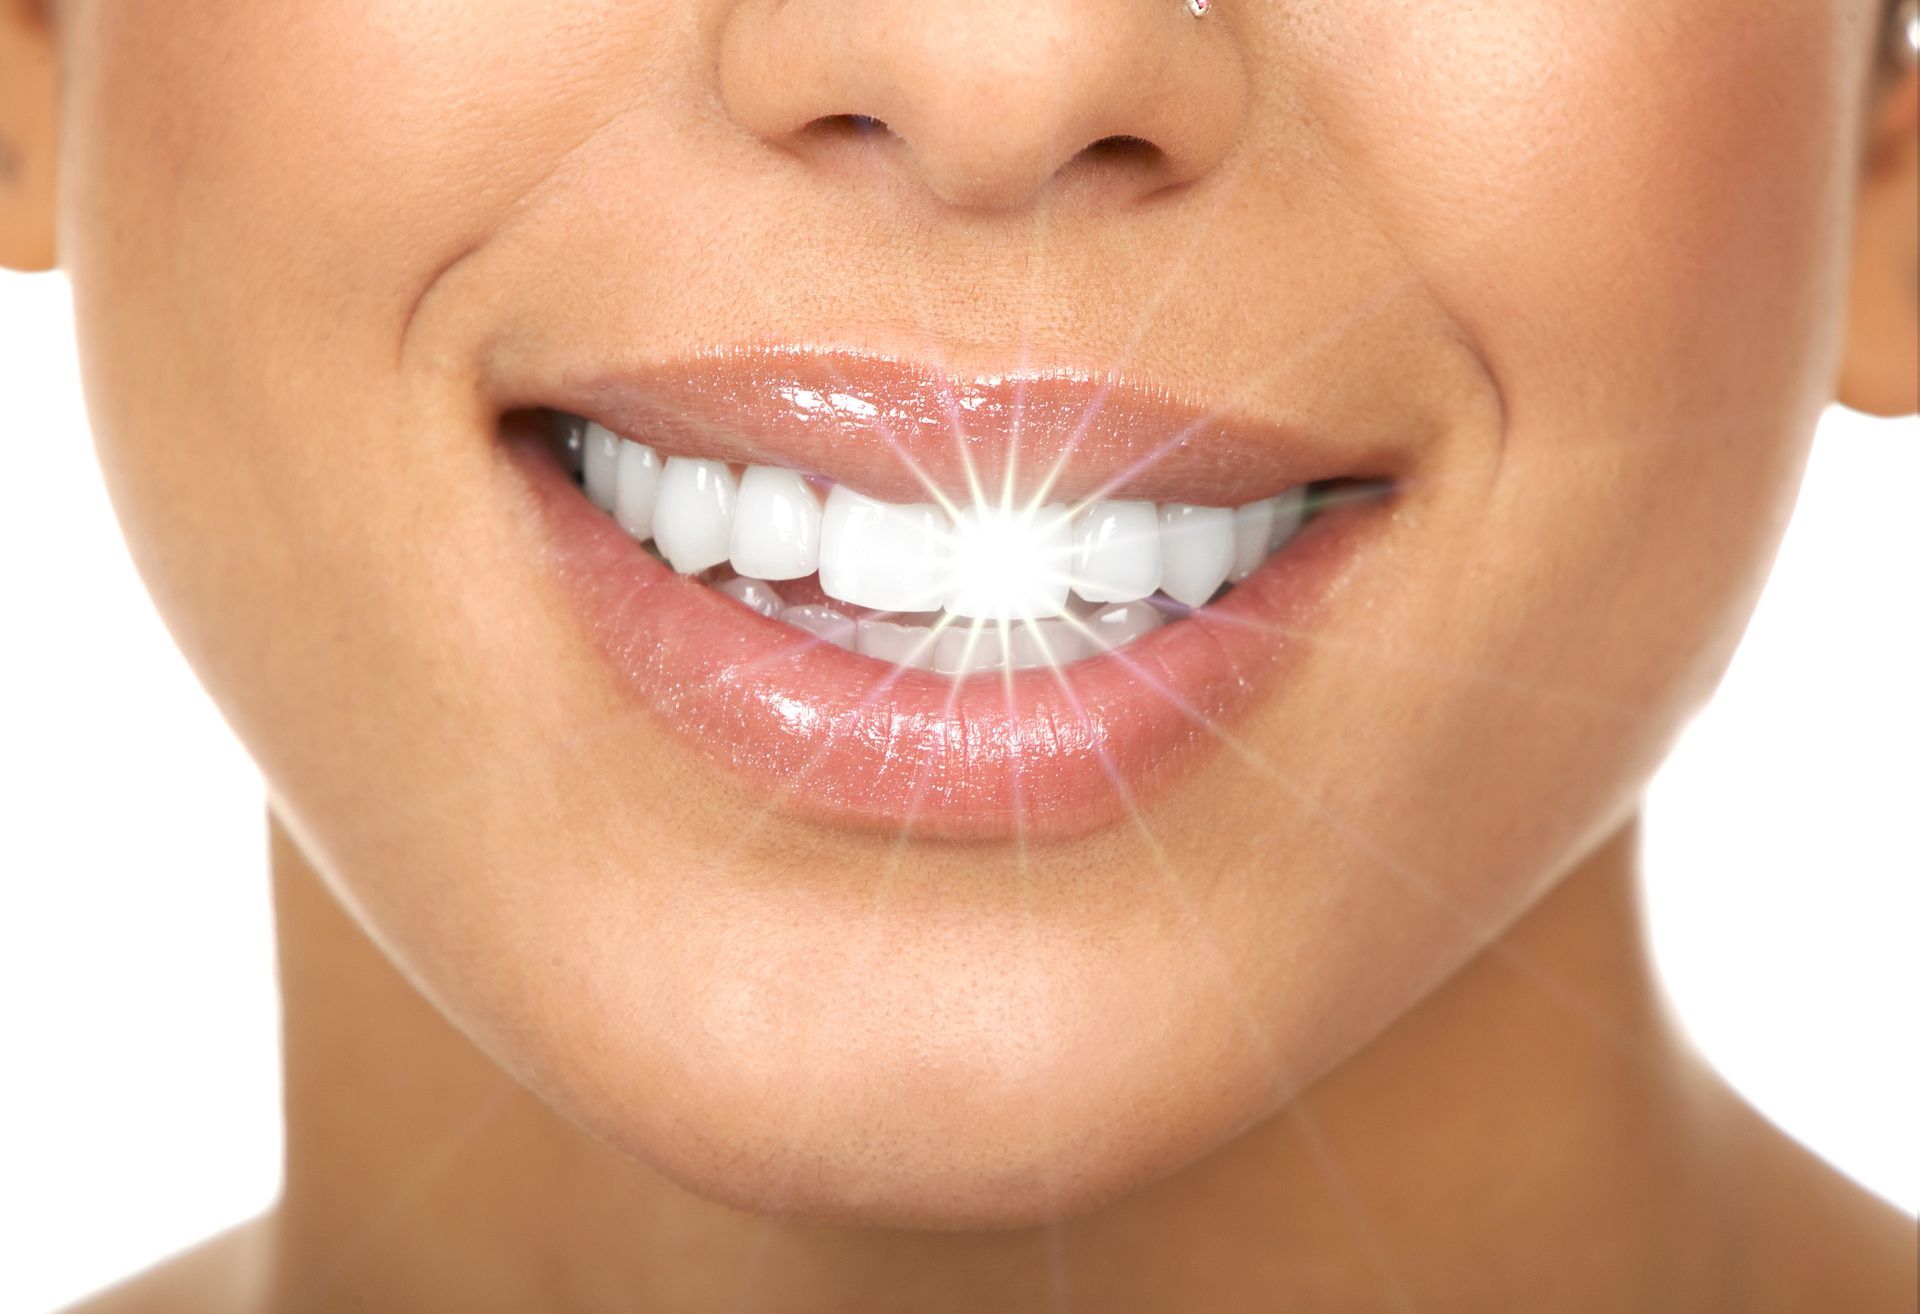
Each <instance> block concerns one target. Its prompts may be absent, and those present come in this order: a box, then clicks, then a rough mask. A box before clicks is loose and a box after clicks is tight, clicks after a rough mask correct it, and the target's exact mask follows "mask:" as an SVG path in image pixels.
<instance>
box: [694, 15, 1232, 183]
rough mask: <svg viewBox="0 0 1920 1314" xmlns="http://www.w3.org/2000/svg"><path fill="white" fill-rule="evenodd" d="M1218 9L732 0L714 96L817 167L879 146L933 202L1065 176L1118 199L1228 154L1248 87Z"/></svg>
mask: <svg viewBox="0 0 1920 1314" xmlns="http://www.w3.org/2000/svg"><path fill="white" fill-rule="evenodd" d="M1215 8H1216V10H1217V9H1218V6H1216V7H1215ZM1219 19H1220V15H1219V14H1218V13H1217V12H1216V13H1214V14H1212V15H1209V17H1207V18H1206V19H1203V20H1196V19H1195V18H1193V16H1192V15H1191V14H1190V13H1189V11H1188V9H1187V6H1186V5H1185V4H1184V3H1183V0H738V3H737V4H736V6H735V7H734V8H733V9H732V10H731V11H730V12H728V13H727V15H726V17H725V20H724V26H723V27H722V29H721V32H720V40H719V51H718V54H719V62H718V70H717V72H718V79H719V92H720V98H721V101H722V103H723V104H724V105H725V107H726V110H727V112H728V113H729V114H730V115H731V116H732V118H733V119H734V120H735V122H737V123H738V124H740V125H741V126H742V127H743V128H745V129H746V130H747V131H749V132H751V133H753V134H755V135H757V136H759V137H760V138H762V139H764V140H766V141H768V142H770V143H773V144H776V145H779V146H782V147H785V148H787V149H790V150H792V151H794V152H795V153H796V154H798V155H800V156H801V157H802V158H806V159H812V160H814V161H816V162H822V163H824V162H825V161H827V160H829V159H832V158H834V157H836V156H840V155H844V154H845V153H846V152H847V151H848V149H850V148H853V149H859V150H862V151H872V150H874V149H875V148H876V147H879V148H882V150H881V153H883V154H885V155H886V156H888V157H889V158H891V159H894V160H897V161H898V162H899V163H900V167H902V168H903V169H904V170H906V171H907V172H908V173H910V174H911V175H912V176H914V177H915V178H916V179H917V180H918V181H919V182H920V183H921V184H923V185H924V186H925V187H926V188H927V190H929V191H930V192H931V193H932V194H933V195H934V196H936V197H938V198H939V199H940V200H941V201H942V202H945V203H946V204H948V205H952V206H958V207H966V208H979V209H1012V208H1017V207H1021V206H1024V205H1027V204H1030V203H1032V202H1033V201H1034V199H1035V198H1036V197H1037V196H1039V195H1040V194H1041V193H1042V191H1043V190H1044V189H1045V188H1046V187H1047V186H1048V185H1049V184H1050V183H1053V182H1055V180H1057V179H1062V178H1064V177H1065V176H1067V175H1070V174H1078V175H1082V176H1084V177H1091V178H1094V179H1097V180H1098V181H1099V182H1100V184H1101V185H1102V187H1103V188H1104V194H1106V195H1110V196H1117V197H1118V198H1119V199H1121V200H1123V201H1124V200H1128V199H1137V198H1139V197H1141V196H1144V195H1147V194H1149V193H1151V192H1154V191H1158V190H1160V189H1162V188H1165V187H1168V186H1172V185H1176V184H1179V183H1185V182H1191V181H1193V180H1195V179H1197V178H1200V177H1202V176H1204V175H1205V174H1206V173H1208V172H1209V171H1210V170H1212V169H1214V168H1215V167H1217V166H1218V165H1219V163H1220V161H1221V160H1222V159H1223V158H1224V157H1225V156H1226V154H1227V152H1228V151H1229V150H1230V149H1231V146H1232V143H1233V141H1234V139H1235V137H1236V136H1237V135H1238V133H1239V131H1240V127H1241V123H1242V120H1243V118H1244V116H1245V113H1246V102H1247V99H1248V92H1247V84H1246V73H1245V69H1244V67H1243V65H1242V62H1241V58H1240V53H1239V50H1238V49H1237V47H1236V46H1235V44H1234V41H1233V38H1232V35H1231V29H1230V28H1228V27H1226V26H1225V25H1223V24H1221V22H1220V21H1219Z"/></svg>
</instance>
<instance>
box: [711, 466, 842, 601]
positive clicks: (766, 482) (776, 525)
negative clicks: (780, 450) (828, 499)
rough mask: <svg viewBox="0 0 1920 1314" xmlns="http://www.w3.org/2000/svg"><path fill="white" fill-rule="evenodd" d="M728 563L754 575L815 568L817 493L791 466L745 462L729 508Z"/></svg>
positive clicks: (797, 573) (794, 575)
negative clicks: (737, 497)
mask: <svg viewBox="0 0 1920 1314" xmlns="http://www.w3.org/2000/svg"><path fill="white" fill-rule="evenodd" d="M732 559H733V568H734V569H735V570H737V571H739V572H740V573H741V574H742V575H752V576H754V577H756V578H758V579H800V578H802V577H803V576H807V575H811V574H813V572H814V571H816V570H818V569H820V498H819V496H818V495H817V494H816V493H815V492H814V491H813V488H812V487H811V486H810V485H809V484H808V483H807V481H806V480H805V479H804V478H802V477H801V476H800V475H799V474H798V473H797V472H795V471H793V470H780V469H776V468H775V467H773V466H767V465H750V466H748V467H747V471H746V473H745V474H743V475H741V476H740V500H739V501H738V502H737V503H736V504H735V506H734V512H733V546H732Z"/></svg>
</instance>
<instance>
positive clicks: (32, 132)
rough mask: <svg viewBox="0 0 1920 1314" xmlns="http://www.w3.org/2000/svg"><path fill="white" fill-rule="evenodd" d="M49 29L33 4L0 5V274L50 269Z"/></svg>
mask: <svg viewBox="0 0 1920 1314" xmlns="http://www.w3.org/2000/svg"><path fill="white" fill-rule="evenodd" d="M54 87H55V77H54V59H53V29H52V26H51V24H50V23H49V21H48V19H47V15H46V11H45V9H44V7H43V5H42V4H41V3H40V2H39V0H0V268H7V269H22V270H25V269H48V268H51V267H52V265H53V155H54V151H53V141H54V131H53V112H54V102H55V95H54Z"/></svg>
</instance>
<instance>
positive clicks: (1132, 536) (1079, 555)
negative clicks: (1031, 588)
mask: <svg viewBox="0 0 1920 1314" xmlns="http://www.w3.org/2000/svg"><path fill="white" fill-rule="evenodd" d="M1159 587H1160V518H1159V513H1158V512H1157V511H1156V510H1155V509H1154V505H1153V503H1151V502H1095V503H1093V504H1092V505H1091V506H1089V507H1088V508H1087V509H1086V510H1085V511H1082V512H1081V513H1080V516H1079V519H1078V521H1077V523H1076V524H1075V525H1074V529H1073V591H1074V592H1075V593H1078V594H1079V595H1080V596H1081V597H1083V598H1085V599H1086V600H1087V601H1088V602H1131V601H1133V600H1134V599H1135V598H1144V597H1146V596H1147V595H1148V594H1150V593H1152V592H1153V591H1154V590H1155V589H1157V588H1159Z"/></svg>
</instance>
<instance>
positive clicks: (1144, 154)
mask: <svg viewBox="0 0 1920 1314" xmlns="http://www.w3.org/2000/svg"><path fill="white" fill-rule="evenodd" d="M1080 154H1082V155H1083V156H1085V157H1086V158H1087V159H1088V160H1090V161H1092V162H1094V163H1099V164H1157V163H1159V162H1160V159H1161V157H1162V155H1163V152H1162V151H1161V149H1160V148H1159V147H1158V146H1155V145H1154V144H1153V143H1152V142H1150V141H1148V140H1147V139H1146V138H1144V137H1129V136H1126V135H1124V134H1122V135H1118V136H1113V137H1102V138H1101V139H1100V140H1099V141H1095V142H1089V143H1088V144H1087V145H1086V146H1085V147H1083V148H1082V149H1081V151H1080Z"/></svg>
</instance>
